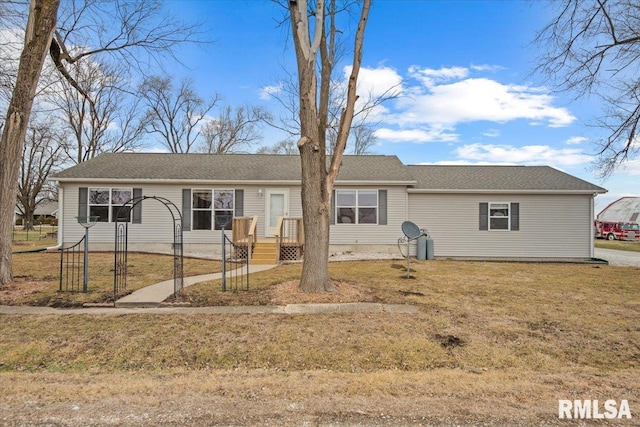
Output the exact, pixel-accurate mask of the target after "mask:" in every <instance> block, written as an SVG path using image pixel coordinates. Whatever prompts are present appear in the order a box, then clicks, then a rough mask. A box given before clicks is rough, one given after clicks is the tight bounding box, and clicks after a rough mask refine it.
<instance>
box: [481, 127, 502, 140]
mask: <svg viewBox="0 0 640 427" xmlns="http://www.w3.org/2000/svg"><path fill="white" fill-rule="evenodd" d="M482 136H486V137H487V138H497V137H499V136H500V129H487V130H485V131H484V132H482Z"/></svg>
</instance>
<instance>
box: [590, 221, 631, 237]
mask: <svg viewBox="0 0 640 427" xmlns="http://www.w3.org/2000/svg"><path fill="white" fill-rule="evenodd" d="M594 224H595V227H596V237H597V238H600V239H607V240H640V225H638V224H637V223H635V222H611V221H597V220H596V221H595V223H594Z"/></svg>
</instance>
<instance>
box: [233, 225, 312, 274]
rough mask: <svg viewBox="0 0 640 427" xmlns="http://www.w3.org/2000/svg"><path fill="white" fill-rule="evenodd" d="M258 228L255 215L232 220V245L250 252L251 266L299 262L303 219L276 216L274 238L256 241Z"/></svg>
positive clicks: (302, 239)
mask: <svg viewBox="0 0 640 427" xmlns="http://www.w3.org/2000/svg"><path fill="white" fill-rule="evenodd" d="M257 226H258V217H257V216H252V217H249V216H246V217H234V218H233V232H232V240H233V244H234V245H236V247H237V248H240V249H239V250H243V251H247V250H248V251H249V252H248V255H249V263H250V264H277V263H278V262H280V261H295V260H299V259H301V258H302V256H303V255H304V228H303V227H304V226H303V223H302V218H285V217H279V218H278V222H277V225H276V231H275V233H274V236H273V237H262V238H258V234H257V231H256V230H257Z"/></svg>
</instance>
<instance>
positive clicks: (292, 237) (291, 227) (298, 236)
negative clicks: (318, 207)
mask: <svg viewBox="0 0 640 427" xmlns="http://www.w3.org/2000/svg"><path fill="white" fill-rule="evenodd" d="M275 237H276V251H277V254H278V259H279V260H281V261H293V260H298V259H300V258H302V255H303V254H304V225H303V223H302V218H288V217H287V218H285V217H282V216H281V217H279V218H278V223H277V225H276V231H275Z"/></svg>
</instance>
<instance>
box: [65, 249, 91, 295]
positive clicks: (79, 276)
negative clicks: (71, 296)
mask: <svg viewBox="0 0 640 427" xmlns="http://www.w3.org/2000/svg"><path fill="white" fill-rule="evenodd" d="M84 245H85V238H84V237H83V238H82V239H81V240H80V241H79V242H78V243H76V244H75V245H73V246H70V247H68V248H60V249H58V250H59V251H60V292H86V291H87V290H86V289H85V288H84V283H85V280H84V277H85V274H86V269H85V261H86V260H85V251H84Z"/></svg>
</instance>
